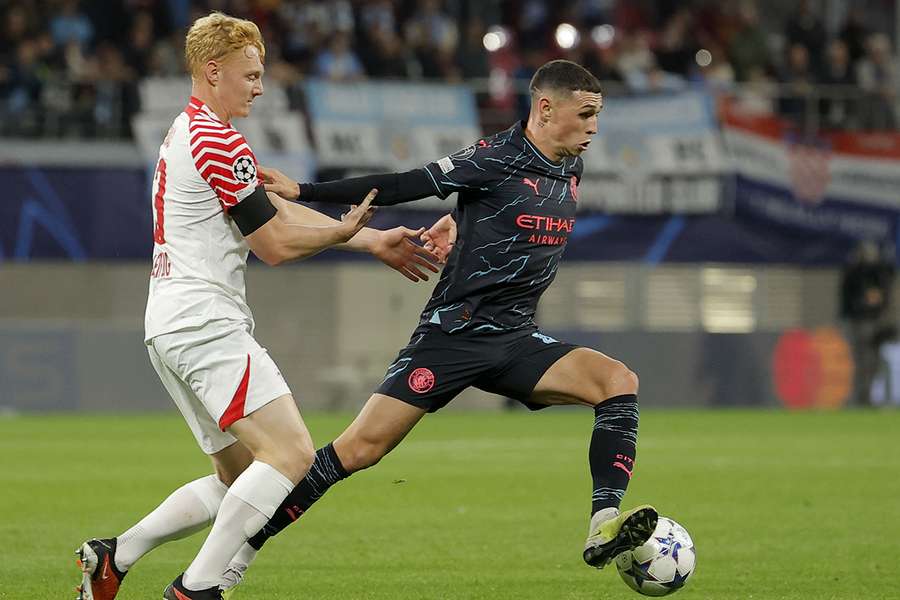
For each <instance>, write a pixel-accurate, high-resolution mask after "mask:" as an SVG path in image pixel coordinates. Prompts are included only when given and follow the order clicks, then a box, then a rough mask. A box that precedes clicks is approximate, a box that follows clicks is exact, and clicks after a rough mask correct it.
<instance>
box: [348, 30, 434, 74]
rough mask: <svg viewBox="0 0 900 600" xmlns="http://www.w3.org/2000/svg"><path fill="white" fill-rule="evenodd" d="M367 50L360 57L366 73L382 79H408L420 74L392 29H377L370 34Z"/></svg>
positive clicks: (413, 60) (416, 64) (414, 62)
mask: <svg viewBox="0 0 900 600" xmlns="http://www.w3.org/2000/svg"><path fill="white" fill-rule="evenodd" d="M369 44H370V45H369V49H368V51H367V52H365V53H364V54H363V55H362V58H363V61H364V63H365V70H366V73H367V74H368V75H369V76H371V77H380V78H384V79H409V78H410V77H412V76H414V75H418V74H419V72H420V69H419V66H418V63H417V62H416V60H415V58H414V57H412V56H410V54H409V52H407V50H406V46H404V44H403V40H401V39H400V37H399V36H398V35H397V33H396V32H395V31H394V30H393V29H377V30H375V31H373V32H371V33H370V37H369Z"/></svg>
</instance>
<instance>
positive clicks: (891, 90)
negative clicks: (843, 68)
mask: <svg viewBox="0 0 900 600" xmlns="http://www.w3.org/2000/svg"><path fill="white" fill-rule="evenodd" d="M856 78H857V81H858V82H859V87H860V88H861V89H862V90H863V91H864V92H866V97H865V99H864V108H863V110H862V126H863V127H864V128H867V129H894V128H895V127H896V125H897V119H896V117H895V114H894V101H895V99H896V97H897V84H898V81H897V65H896V63H895V61H894V58H893V57H892V56H891V42H890V40H889V39H888V37H887V36H886V35H884V34H883V33H877V34H873V35H871V36H869V39H868V43H867V45H866V56H865V57H864V58H863V59H862V60H860V61H859V63H857V65H856Z"/></svg>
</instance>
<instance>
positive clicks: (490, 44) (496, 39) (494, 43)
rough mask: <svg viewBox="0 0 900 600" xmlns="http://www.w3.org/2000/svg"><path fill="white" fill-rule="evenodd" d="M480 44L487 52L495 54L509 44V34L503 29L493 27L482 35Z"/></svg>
mask: <svg viewBox="0 0 900 600" xmlns="http://www.w3.org/2000/svg"><path fill="white" fill-rule="evenodd" d="M481 43H482V44H484V49H485V50H487V51H488V52H496V51H497V50H500V49H501V48H504V47H505V46H506V45H507V44H508V43H509V33H507V31H506V29H504V28H503V27H500V26H497V25H495V26H494V27H491V28H490V29H488V32H487V33H485V34H484V37H483V38H482V39H481Z"/></svg>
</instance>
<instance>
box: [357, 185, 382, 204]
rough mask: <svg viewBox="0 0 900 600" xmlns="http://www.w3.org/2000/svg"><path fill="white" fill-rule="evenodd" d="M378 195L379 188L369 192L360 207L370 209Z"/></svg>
mask: <svg viewBox="0 0 900 600" xmlns="http://www.w3.org/2000/svg"><path fill="white" fill-rule="evenodd" d="M377 195H378V188H372V189H371V190H369V193H368V194H366V197H365V198H363V201H362V202H361V203H360V207H362V208H363V209H368V208H369V207H370V206H371V205H372V200H374V199H375V196H377Z"/></svg>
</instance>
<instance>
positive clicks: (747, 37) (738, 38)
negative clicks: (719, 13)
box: [728, 2, 770, 81]
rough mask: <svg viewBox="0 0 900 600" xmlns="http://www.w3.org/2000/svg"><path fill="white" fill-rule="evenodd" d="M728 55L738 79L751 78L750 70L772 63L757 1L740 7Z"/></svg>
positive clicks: (745, 3)
mask: <svg viewBox="0 0 900 600" xmlns="http://www.w3.org/2000/svg"><path fill="white" fill-rule="evenodd" d="M728 56H729V58H730V60H731V64H732V66H733V67H734V76H735V79H737V81H747V80H748V79H750V72H751V71H752V70H753V69H763V70H765V69H766V68H768V66H769V63H770V60H769V46H768V40H767V39H766V33H765V31H764V30H763V28H762V27H761V26H760V24H759V13H758V11H757V8H756V3H754V2H743V3H742V4H741V6H740V8H739V9H738V14H737V30H736V31H735V33H734V36H732V38H731V43H730V45H729V47H728Z"/></svg>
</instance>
